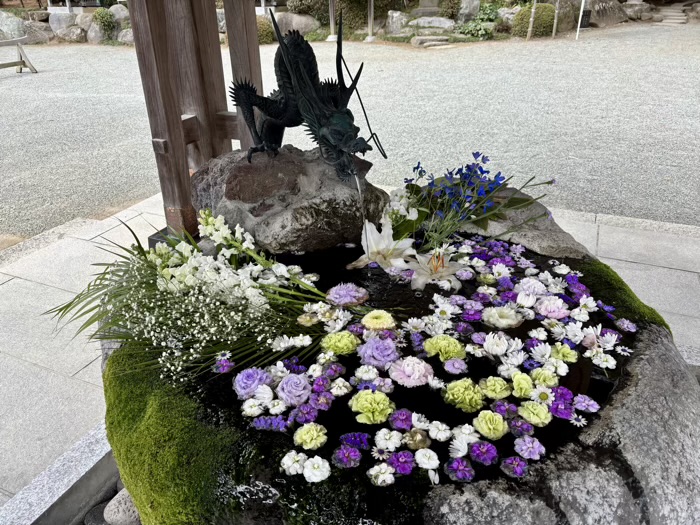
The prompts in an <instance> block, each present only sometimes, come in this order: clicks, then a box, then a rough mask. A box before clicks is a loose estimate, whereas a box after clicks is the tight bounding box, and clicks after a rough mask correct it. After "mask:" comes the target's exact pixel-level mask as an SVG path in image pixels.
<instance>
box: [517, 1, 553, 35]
mask: <svg viewBox="0 0 700 525" xmlns="http://www.w3.org/2000/svg"><path fill="white" fill-rule="evenodd" d="M531 12H532V6H527V7H524V8H523V9H521V10H520V12H519V13H518V14H517V15H515V18H514V19H513V36H519V37H526V36H527V29H528V27H529V26H530V13H531ZM553 27H554V6H553V5H551V4H537V9H536V10H535V23H534V25H533V26H532V36H550V35H551V34H552V28H553Z"/></svg>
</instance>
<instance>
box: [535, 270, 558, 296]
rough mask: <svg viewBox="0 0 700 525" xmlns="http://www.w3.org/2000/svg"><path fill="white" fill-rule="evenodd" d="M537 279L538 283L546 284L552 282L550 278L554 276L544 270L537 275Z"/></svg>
mask: <svg viewBox="0 0 700 525" xmlns="http://www.w3.org/2000/svg"><path fill="white" fill-rule="evenodd" d="M537 279H538V280H539V281H540V283H542V284H544V285H545V286H548V285H549V283H551V282H552V279H554V277H552V274H551V273H549V272H547V271H544V272H542V273H540V274H539V275H538V276H537ZM540 295H541V294H540Z"/></svg>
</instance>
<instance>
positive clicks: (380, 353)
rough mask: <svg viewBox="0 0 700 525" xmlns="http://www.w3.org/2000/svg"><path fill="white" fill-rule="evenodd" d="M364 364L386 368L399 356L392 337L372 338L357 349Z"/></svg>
mask: <svg viewBox="0 0 700 525" xmlns="http://www.w3.org/2000/svg"><path fill="white" fill-rule="evenodd" d="M357 353H358V354H359V355H360V359H361V362H362V364H363V365H372V366H376V367H377V368H386V367H387V365H390V364H391V363H393V362H394V361H396V360H397V359H398V358H399V353H398V352H397V351H396V345H395V344H394V341H392V340H391V339H370V340H369V341H367V342H366V343H365V344H363V345H362V346H360V347H359V348H358V349H357Z"/></svg>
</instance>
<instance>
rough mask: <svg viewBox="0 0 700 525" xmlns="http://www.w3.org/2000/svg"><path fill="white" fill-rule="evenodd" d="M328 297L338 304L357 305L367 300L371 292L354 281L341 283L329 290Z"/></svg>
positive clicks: (330, 301)
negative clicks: (353, 282)
mask: <svg viewBox="0 0 700 525" xmlns="http://www.w3.org/2000/svg"><path fill="white" fill-rule="evenodd" d="M326 298H327V299H328V302H329V303H331V304H334V305H336V306H357V305H358V304H362V303H364V302H365V301H367V299H369V294H368V293H367V290H365V289H364V288H360V287H359V286H357V285H354V284H352V283H341V284H339V285H337V286H334V287H333V288H331V289H330V290H328V294H327V296H326Z"/></svg>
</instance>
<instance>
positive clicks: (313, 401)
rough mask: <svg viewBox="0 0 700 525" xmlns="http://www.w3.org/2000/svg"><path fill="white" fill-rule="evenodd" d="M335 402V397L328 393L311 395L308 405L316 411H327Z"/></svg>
mask: <svg viewBox="0 0 700 525" xmlns="http://www.w3.org/2000/svg"><path fill="white" fill-rule="evenodd" d="M334 400H335V396H334V395H333V394H331V393H330V392H321V393H320V394H311V397H310V398H309V404H310V405H311V406H312V407H314V408H315V409H316V410H328V409H329V408H330V407H331V404H332V403H333V401H334Z"/></svg>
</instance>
